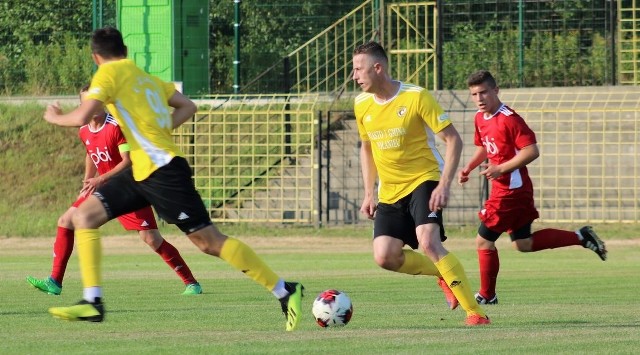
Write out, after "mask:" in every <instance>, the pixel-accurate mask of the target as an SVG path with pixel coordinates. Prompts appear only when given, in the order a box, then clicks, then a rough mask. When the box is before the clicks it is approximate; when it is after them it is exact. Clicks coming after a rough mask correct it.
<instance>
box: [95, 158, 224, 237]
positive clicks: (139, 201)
mask: <svg viewBox="0 0 640 355" xmlns="http://www.w3.org/2000/svg"><path fill="white" fill-rule="evenodd" d="M94 195H95V196H97V197H98V198H99V199H100V201H102V205H103V206H104V208H105V209H106V211H107V215H108V216H109V219H113V218H116V217H118V216H121V215H123V214H125V213H129V212H132V211H135V210H138V209H140V208H143V207H146V206H149V205H151V206H153V208H154V209H155V210H156V213H157V214H158V215H159V216H160V218H162V219H163V220H165V221H166V222H168V223H171V224H175V225H176V226H177V227H178V228H180V230H181V231H183V232H185V233H186V234H189V233H193V232H195V231H197V230H200V229H202V228H204V227H206V226H208V225H211V224H212V222H211V218H210V217H209V212H208V211H207V209H206V207H205V206H204V203H203V202H202V198H201V197H200V194H198V191H196V188H195V185H194V184H193V180H192V179H191V168H190V167H189V163H187V161H186V160H185V159H184V158H181V157H175V158H173V159H172V160H171V162H169V164H167V165H165V166H163V167H161V168H159V169H158V170H156V171H154V172H153V173H152V174H151V175H150V176H149V177H148V178H146V179H145V180H143V181H135V180H134V179H133V172H132V170H131V167H129V168H127V169H125V170H123V171H122V172H120V173H118V174H116V175H115V176H114V177H113V178H111V179H110V180H109V181H108V182H107V183H106V184H105V185H103V186H101V187H100V188H98V190H97V191H96V192H94Z"/></svg>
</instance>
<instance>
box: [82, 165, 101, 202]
mask: <svg viewBox="0 0 640 355" xmlns="http://www.w3.org/2000/svg"><path fill="white" fill-rule="evenodd" d="M97 172H98V168H96V165H95V164H94V163H93V160H91V157H89V154H87V155H85V157H84V178H83V179H82V190H80V196H82V197H84V196H87V195H89V194H91V193H93V191H94V190H95V186H93V185H91V184H90V183H89V181H90V180H89V179H91V178H93V177H95V176H96V173H97Z"/></svg>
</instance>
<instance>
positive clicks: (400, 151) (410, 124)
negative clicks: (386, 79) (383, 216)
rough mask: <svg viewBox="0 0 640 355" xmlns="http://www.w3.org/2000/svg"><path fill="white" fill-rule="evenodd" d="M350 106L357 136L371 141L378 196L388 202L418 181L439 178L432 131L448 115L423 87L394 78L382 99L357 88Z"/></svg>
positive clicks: (447, 122) (440, 161)
mask: <svg viewBox="0 0 640 355" xmlns="http://www.w3.org/2000/svg"><path fill="white" fill-rule="evenodd" d="M354 111H355V115H356V122H357V123H358V132H359V134H360V139H361V140H362V141H370V142H371V150H372V152H373V159H374V162H375V164H376V169H377V171H378V178H379V186H378V200H379V201H380V202H383V203H394V202H396V201H398V200H399V199H401V198H402V197H404V196H407V195H408V194H410V193H411V192H412V191H413V190H415V189H416V188H417V187H418V185H420V184H421V183H423V182H424V181H427V180H434V181H438V180H440V171H441V168H442V165H443V164H444V159H443V158H442V156H441V155H440V153H439V152H438V151H437V149H436V146H435V134H436V133H438V132H440V131H441V130H442V129H444V128H445V127H447V126H448V125H450V124H451V121H450V120H449V118H448V116H447V114H446V113H445V112H444V111H443V109H442V107H441V106H440V105H439V104H438V103H437V102H436V100H435V99H434V98H433V96H432V95H431V94H430V93H429V92H428V91H427V90H425V89H424V88H421V87H419V86H415V85H410V84H405V83H400V89H399V91H398V94H397V95H396V96H395V97H393V98H392V99H390V100H388V101H386V102H378V101H377V100H376V99H375V97H374V95H373V94H369V93H362V94H360V95H358V96H357V97H356V99H355V106H354Z"/></svg>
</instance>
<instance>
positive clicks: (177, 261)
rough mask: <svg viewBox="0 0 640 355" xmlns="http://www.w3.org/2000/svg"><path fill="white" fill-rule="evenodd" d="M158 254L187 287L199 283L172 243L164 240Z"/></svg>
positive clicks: (157, 251)
mask: <svg viewBox="0 0 640 355" xmlns="http://www.w3.org/2000/svg"><path fill="white" fill-rule="evenodd" d="M156 253H158V255H160V256H161V257H162V260H164V262H165V263H167V265H169V266H170V267H171V268H172V269H173V271H175V272H176V274H178V276H180V278H181V279H182V282H184V284H185V285H188V284H192V283H196V282H197V281H196V279H195V278H194V277H193V274H192V273H191V270H189V267H188V266H187V263H185V262H184V260H183V259H182V256H180V253H179V252H178V249H176V248H175V247H174V246H173V245H171V243H169V242H167V241H166V240H163V241H162V244H160V247H159V248H158V250H156Z"/></svg>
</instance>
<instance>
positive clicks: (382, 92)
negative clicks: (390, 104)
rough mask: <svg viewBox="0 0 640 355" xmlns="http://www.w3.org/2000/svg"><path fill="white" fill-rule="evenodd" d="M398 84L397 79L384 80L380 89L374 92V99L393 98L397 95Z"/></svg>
mask: <svg viewBox="0 0 640 355" xmlns="http://www.w3.org/2000/svg"><path fill="white" fill-rule="evenodd" d="M400 85H401V84H400V82H399V81H397V80H386V81H384V83H383V84H382V85H380V89H379V90H378V91H377V92H376V93H375V94H374V95H375V97H376V100H378V101H381V102H385V101H389V100H390V99H392V98H394V97H395V96H396V95H398V91H399V90H400Z"/></svg>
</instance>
